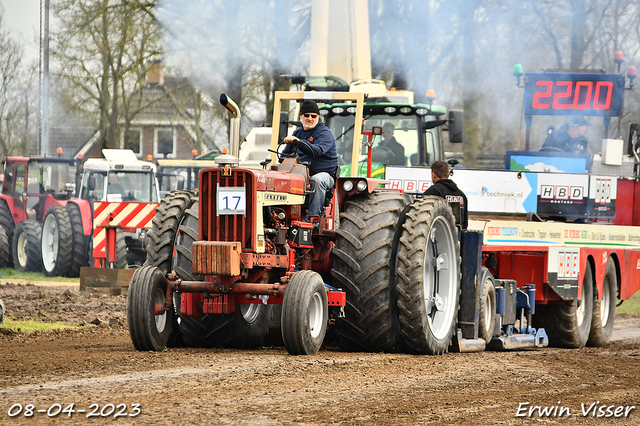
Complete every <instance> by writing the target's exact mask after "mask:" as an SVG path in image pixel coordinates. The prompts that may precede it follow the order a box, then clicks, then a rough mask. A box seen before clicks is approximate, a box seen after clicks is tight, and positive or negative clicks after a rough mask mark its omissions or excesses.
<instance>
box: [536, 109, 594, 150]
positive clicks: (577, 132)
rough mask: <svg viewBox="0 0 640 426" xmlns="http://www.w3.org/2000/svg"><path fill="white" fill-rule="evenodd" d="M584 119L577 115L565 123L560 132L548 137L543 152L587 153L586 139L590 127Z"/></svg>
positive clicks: (556, 131)
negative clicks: (586, 132)
mask: <svg viewBox="0 0 640 426" xmlns="http://www.w3.org/2000/svg"><path fill="white" fill-rule="evenodd" d="M590 125H591V124H589V122H588V121H587V120H585V118H584V117H582V116H580V115H576V116H574V117H571V119H570V120H569V121H567V122H566V123H564V124H563V125H562V126H561V127H560V128H559V129H558V130H555V131H553V132H551V133H550V134H549V136H547V138H546V139H545V141H544V144H543V145H542V149H541V151H562V152H573V153H586V152H587V139H586V138H585V137H584V131H585V129H586V126H590Z"/></svg>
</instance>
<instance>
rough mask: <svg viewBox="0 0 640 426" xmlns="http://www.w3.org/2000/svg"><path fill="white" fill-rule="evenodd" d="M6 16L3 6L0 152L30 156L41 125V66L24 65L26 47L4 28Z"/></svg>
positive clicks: (0, 11) (0, 14)
mask: <svg viewBox="0 0 640 426" xmlns="http://www.w3.org/2000/svg"><path fill="white" fill-rule="evenodd" d="M3 15H4V8H3V7H2V5H0V151H1V152H0V155H2V156H7V155H10V154H22V155H26V154H28V153H29V150H30V148H31V146H32V145H33V142H34V138H35V134H36V132H35V129H36V127H37V126H36V125H35V123H36V119H35V108H36V106H35V98H36V92H37V78H36V77H37V68H36V67H35V66H32V67H28V66H25V65H24V64H23V61H22V54H23V49H22V46H21V45H20V44H19V43H18V42H17V41H15V40H14V39H12V38H11V37H10V36H9V34H8V33H7V31H5V30H4V28H3Z"/></svg>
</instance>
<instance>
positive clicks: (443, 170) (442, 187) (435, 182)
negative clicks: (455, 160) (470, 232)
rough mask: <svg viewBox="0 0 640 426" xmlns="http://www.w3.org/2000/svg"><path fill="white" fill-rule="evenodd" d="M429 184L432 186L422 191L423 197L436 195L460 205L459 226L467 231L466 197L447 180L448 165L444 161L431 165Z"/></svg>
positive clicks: (453, 183)
mask: <svg viewBox="0 0 640 426" xmlns="http://www.w3.org/2000/svg"><path fill="white" fill-rule="evenodd" d="M431 182H432V185H431V186H429V187H428V188H427V190H426V191H424V195H437V196H438V197H442V198H444V199H445V200H447V202H458V203H460V211H461V213H462V214H461V217H460V225H461V227H462V229H467V224H468V216H469V215H468V213H467V196H466V195H465V194H464V192H462V190H461V189H460V188H458V185H456V183H455V182H454V181H452V180H451V179H449V165H448V164H447V163H446V162H445V161H436V162H435V163H433V164H432V165H431Z"/></svg>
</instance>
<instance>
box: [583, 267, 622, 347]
mask: <svg viewBox="0 0 640 426" xmlns="http://www.w3.org/2000/svg"><path fill="white" fill-rule="evenodd" d="M593 293H594V296H593V316H592V319H591V332H590V333H589V340H588V341H587V345H589V346H605V345H607V344H609V343H610V342H611V334H612V333H613V321H614V320H615V317H616V299H617V294H618V275H617V274H616V265H615V261H614V260H613V259H612V258H611V257H610V258H609V260H608V262H607V269H605V273H604V283H603V286H602V298H601V299H600V300H598V298H597V296H596V294H595V293H596V292H595V291H594V292H593Z"/></svg>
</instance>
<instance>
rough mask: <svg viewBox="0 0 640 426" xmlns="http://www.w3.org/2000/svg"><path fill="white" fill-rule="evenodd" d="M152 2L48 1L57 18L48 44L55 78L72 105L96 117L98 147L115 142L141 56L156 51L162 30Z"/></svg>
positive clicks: (137, 83)
mask: <svg viewBox="0 0 640 426" xmlns="http://www.w3.org/2000/svg"><path fill="white" fill-rule="evenodd" d="M156 2H157V0H149V1H142V0H137V1H127V0H90V1H86V0H61V1H59V2H56V3H54V5H53V11H54V13H55V15H56V17H57V18H58V20H59V22H60V24H59V26H58V27H59V31H57V32H56V34H55V35H54V42H53V48H52V53H53V56H54V57H55V59H56V60H57V67H58V71H57V76H58V77H59V84H60V85H62V86H64V87H67V88H68V89H69V90H68V98H67V101H68V102H69V103H70V108H71V110H72V111H75V112H77V113H79V114H81V115H85V116H89V117H91V118H92V119H93V121H94V122H95V123H96V125H97V127H98V129H99V131H100V135H101V138H102V147H103V148H108V147H111V148H114V147H116V146H117V143H116V137H117V134H118V126H119V121H120V118H121V115H122V111H123V108H122V105H123V104H127V102H128V95H129V94H130V93H132V92H134V91H135V90H136V88H139V87H140V84H141V79H142V71H141V70H142V69H144V64H145V62H146V61H147V60H149V59H151V58H154V57H157V56H159V54H160V48H161V43H160V41H161V40H160V36H161V33H160V31H159V29H158V27H157V26H156V25H155V22H154V21H153V17H152V15H151V14H150V13H149V11H150V10H151V9H152V8H153V7H154V6H155V4H156ZM125 110H126V108H125ZM127 111H128V110H127ZM128 119H129V121H130V119H131V117H128Z"/></svg>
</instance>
